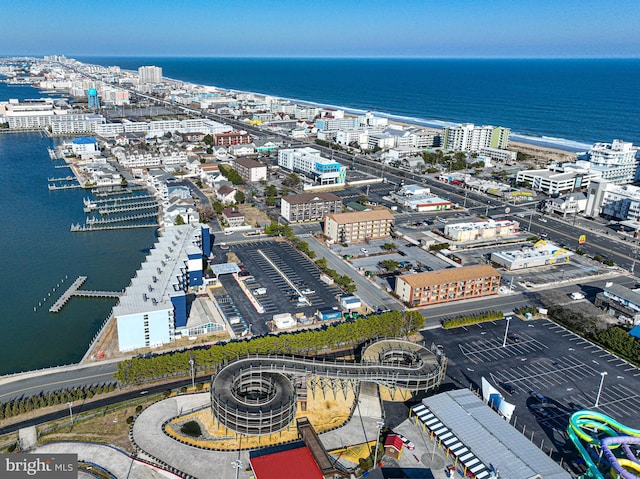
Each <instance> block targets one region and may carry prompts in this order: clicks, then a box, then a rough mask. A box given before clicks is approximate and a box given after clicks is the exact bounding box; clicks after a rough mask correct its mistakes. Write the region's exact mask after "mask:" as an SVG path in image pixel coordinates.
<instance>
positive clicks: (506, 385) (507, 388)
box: [498, 381, 516, 394]
mask: <svg viewBox="0 0 640 479" xmlns="http://www.w3.org/2000/svg"><path fill="white" fill-rule="evenodd" d="M498 386H500V387H501V388H502V389H504V390H505V391H507V392H508V393H509V394H513V393H515V392H516V388H515V387H514V386H513V385H512V384H511V383H506V382H504V381H502V382H499V383H498Z"/></svg>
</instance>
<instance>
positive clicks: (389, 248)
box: [382, 243, 397, 251]
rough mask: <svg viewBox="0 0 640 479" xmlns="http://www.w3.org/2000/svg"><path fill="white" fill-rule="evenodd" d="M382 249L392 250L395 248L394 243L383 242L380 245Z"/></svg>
mask: <svg viewBox="0 0 640 479" xmlns="http://www.w3.org/2000/svg"><path fill="white" fill-rule="evenodd" d="M382 249H383V250H385V251H393V250H395V249H397V247H396V244H395V243H385V244H383V245H382Z"/></svg>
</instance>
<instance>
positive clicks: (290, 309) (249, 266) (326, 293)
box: [216, 240, 340, 335]
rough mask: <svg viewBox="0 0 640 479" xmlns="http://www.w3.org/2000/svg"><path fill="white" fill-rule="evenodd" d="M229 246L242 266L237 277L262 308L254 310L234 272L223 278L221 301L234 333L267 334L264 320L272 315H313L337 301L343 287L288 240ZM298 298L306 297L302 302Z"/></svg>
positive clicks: (221, 278) (335, 304)
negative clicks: (322, 276) (327, 279)
mask: <svg viewBox="0 0 640 479" xmlns="http://www.w3.org/2000/svg"><path fill="white" fill-rule="evenodd" d="M228 247H229V249H228V250H226V251H225V252H233V253H235V254H236V255H237V256H238V258H239V260H240V262H241V264H242V267H243V268H244V269H243V270H242V271H241V272H240V273H239V279H240V280H241V281H243V282H244V284H245V285H246V287H247V290H248V292H249V294H251V295H252V296H253V298H254V299H255V302H256V303H257V304H259V305H260V306H261V307H262V309H263V312H259V311H258V310H257V309H256V307H255V306H254V305H253V304H252V303H251V302H250V301H249V300H248V299H247V295H246V294H245V292H244V291H243V290H242V288H241V287H240V285H239V284H238V282H237V281H236V279H235V278H234V277H233V276H231V275H223V276H221V277H220V282H221V283H222V285H223V286H224V289H225V291H226V295H225V296H222V303H221V302H220V300H218V303H219V304H220V307H221V309H222V310H223V312H224V313H225V315H226V316H227V320H228V321H229V322H230V323H233V324H231V327H232V329H233V331H234V332H235V333H236V334H242V333H243V332H244V331H245V330H249V331H250V332H251V333H252V334H254V335H256V334H264V333H267V332H269V331H270V329H269V327H268V326H267V324H266V322H267V321H271V319H272V317H273V315H274V314H280V313H291V314H293V315H295V314H297V313H303V314H304V315H305V316H306V317H307V318H311V317H312V316H313V315H314V314H315V312H316V311H317V310H318V309H324V308H332V307H335V306H337V305H338V300H337V295H338V294H340V289H339V288H338V287H337V286H330V285H327V284H325V283H324V282H322V281H320V279H319V278H320V273H321V272H320V270H319V269H318V268H317V267H316V265H315V264H314V263H312V262H311V261H309V260H308V259H307V258H306V257H305V256H303V255H302V254H301V253H299V252H298V251H297V250H296V249H295V248H293V247H292V246H291V245H289V244H288V243H285V242H281V241H273V240H263V241H256V242H251V243H242V244H235V245H233V244H231V245H228ZM263 288H264V289H263ZM300 296H304V298H305V300H304V301H302V302H301V301H299V299H300ZM216 298H217V299H218V298H220V297H219V296H216ZM230 318H233V321H231V320H230Z"/></svg>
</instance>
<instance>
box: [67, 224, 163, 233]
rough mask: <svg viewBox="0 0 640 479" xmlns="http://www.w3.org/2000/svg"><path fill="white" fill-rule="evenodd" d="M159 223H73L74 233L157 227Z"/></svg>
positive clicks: (72, 229)
mask: <svg viewBox="0 0 640 479" xmlns="http://www.w3.org/2000/svg"><path fill="white" fill-rule="evenodd" d="M157 226H158V223H148V224H142V225H113V226H95V225H81V224H80V223H78V224H75V225H71V232H72V233H78V232H80V233H88V232H91V231H107V230H129V229H135V228H156V227H157Z"/></svg>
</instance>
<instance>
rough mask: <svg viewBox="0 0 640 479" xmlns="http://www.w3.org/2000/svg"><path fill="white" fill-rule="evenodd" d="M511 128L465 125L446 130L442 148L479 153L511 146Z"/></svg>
mask: <svg viewBox="0 0 640 479" xmlns="http://www.w3.org/2000/svg"><path fill="white" fill-rule="evenodd" d="M510 131H511V130H510V129H509V128H504V127H501V126H497V127H496V126H475V125H474V124H473V123H464V124H462V125H460V126H453V127H447V128H445V129H444V140H443V142H442V146H443V147H444V148H445V149H447V150H453V151H468V152H478V151H479V150H480V148H485V147H489V148H499V149H501V150H506V149H507V147H508V146H509V133H510Z"/></svg>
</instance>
